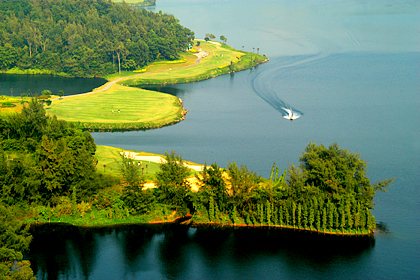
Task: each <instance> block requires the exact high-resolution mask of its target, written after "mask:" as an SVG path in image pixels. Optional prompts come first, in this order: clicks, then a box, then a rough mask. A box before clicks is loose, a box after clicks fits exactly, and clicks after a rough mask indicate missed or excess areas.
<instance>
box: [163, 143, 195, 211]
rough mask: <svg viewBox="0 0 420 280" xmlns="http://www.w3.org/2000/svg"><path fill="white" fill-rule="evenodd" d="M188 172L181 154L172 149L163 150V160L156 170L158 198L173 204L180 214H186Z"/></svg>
mask: <svg viewBox="0 0 420 280" xmlns="http://www.w3.org/2000/svg"><path fill="white" fill-rule="evenodd" d="M190 173H191V172H190V169H189V168H188V167H187V166H185V164H184V161H183V159H182V156H180V155H178V154H176V153H175V151H174V150H172V151H171V153H168V152H165V162H164V163H161V164H160V165H159V171H157V172H156V184H157V186H158V189H157V195H158V200H160V201H162V202H163V203H166V204H172V205H175V206H176V208H177V210H178V211H179V212H180V213H181V214H187V213H186V211H187V202H186V200H185V198H186V194H187V191H188V189H189V183H188V181H187V178H188V176H190Z"/></svg>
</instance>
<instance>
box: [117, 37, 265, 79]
mask: <svg viewBox="0 0 420 280" xmlns="http://www.w3.org/2000/svg"><path fill="white" fill-rule="evenodd" d="M197 42H198V41H196V42H195V44H194V48H195V49H197V50H200V49H202V50H205V51H207V52H209V53H210V54H209V55H208V56H207V57H205V58H203V59H201V61H200V64H198V65H196V66H193V67H188V68H182V69H176V68H178V67H176V66H175V65H174V66H173V67H171V66H168V65H167V66H166V70H169V69H171V70H169V71H165V72H159V73H148V72H149V71H148V72H146V73H145V74H144V75H141V76H138V77H135V78H132V79H128V80H124V81H123V82H121V83H122V84H126V85H139V84H160V83H185V82H190V81H195V80H199V79H202V78H208V77H211V76H217V75H218V74H223V73H219V72H221V71H220V67H223V66H225V67H228V66H229V65H230V63H231V62H234V63H237V62H238V61H239V60H242V57H243V56H244V55H245V52H241V51H236V50H233V49H231V48H228V47H226V46H225V45H224V44H221V43H217V42H213V43H212V42H205V41H200V46H196V43H197ZM250 55H251V54H249V53H248V55H247V56H250ZM254 56H255V57H257V55H256V54H255V55H254ZM238 57H239V58H240V59H239V60H238ZM258 58H259V59H260V60H263V59H265V58H264V57H263V56H258ZM179 67H181V66H179ZM168 68H169V69H168ZM203 75H204V76H206V75H208V77H207V76H206V77H204V76H203ZM197 77H198V79H197Z"/></svg>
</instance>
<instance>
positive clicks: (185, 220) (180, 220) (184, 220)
mask: <svg viewBox="0 0 420 280" xmlns="http://www.w3.org/2000/svg"><path fill="white" fill-rule="evenodd" d="M192 216H193V215H191V214H188V215H186V216H181V217H177V218H174V219H172V220H167V221H150V222H148V223H139V222H133V223H114V224H103V225H77V224H73V223H69V222H41V223H29V224H28V225H29V226H30V227H32V226H35V227H36V226H44V225H65V226H73V227H80V228H109V227H118V226H133V225H143V226H147V225H165V224H180V225H185V226H189V227H192V228H199V227H209V226H213V227H221V228H222V227H226V228H265V229H286V230H293V231H301V232H309V233H314V234H319V235H331V236H346V237H350V236H374V235H375V230H373V231H370V232H367V233H348V232H330V231H323V230H321V231H319V230H316V229H307V228H296V227H292V226H284V225H247V224H222V223H216V222H209V223H197V222H194V221H191V219H192Z"/></svg>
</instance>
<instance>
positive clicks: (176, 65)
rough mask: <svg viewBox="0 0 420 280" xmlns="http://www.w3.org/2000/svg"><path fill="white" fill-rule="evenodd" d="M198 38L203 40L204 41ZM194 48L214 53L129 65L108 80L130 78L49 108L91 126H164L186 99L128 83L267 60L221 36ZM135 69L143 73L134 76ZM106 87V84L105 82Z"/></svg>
mask: <svg viewBox="0 0 420 280" xmlns="http://www.w3.org/2000/svg"><path fill="white" fill-rule="evenodd" d="M197 42H200V45H199V46H197ZM194 48H195V49H196V50H198V51H200V50H205V51H207V52H208V53H209V55H208V56H206V57H204V58H202V59H201V61H200V63H199V64H198V65H194V63H195V60H196V59H197V57H196V56H195V55H193V54H191V53H183V54H182V55H181V57H180V59H179V60H178V61H175V62H170V61H159V62H155V63H153V64H151V65H148V66H147V67H146V68H145V69H146V72H144V73H135V72H127V71H126V72H123V73H121V74H114V75H110V76H108V77H107V78H108V80H115V79H118V78H122V77H124V78H125V79H124V80H121V81H119V82H118V84H114V85H112V86H111V87H110V88H109V89H107V90H106V91H100V92H99V91H98V90H99V89H100V88H99V89H96V90H95V91H96V92H94V93H91V94H86V95H76V96H70V97H66V98H63V99H60V100H59V99H56V100H54V101H53V102H52V104H51V106H50V107H49V108H47V113H48V114H49V115H50V116H53V115H56V116H57V117H58V118H59V119H64V120H66V121H70V122H74V123H76V125H77V127H80V128H84V129H88V130H90V131H124V130H141V129H150V128H159V127H162V126H165V125H170V124H174V123H176V122H178V121H180V120H182V119H183V116H184V115H185V113H186V111H185V110H184V108H183V107H182V105H181V104H180V100H179V99H178V98H177V97H175V96H172V95H168V94H164V93H160V92H154V91H147V90H143V89H139V88H135V87H127V85H131V86H133V85H134V86H138V85H141V84H167V83H173V84H174V83H186V82H193V81H199V80H203V79H207V78H210V77H215V76H218V75H221V74H226V73H229V71H230V67H229V66H230V65H231V62H232V63H234V70H235V71H240V70H243V69H246V68H249V67H252V66H253V65H256V64H258V63H261V62H263V61H266V60H267V59H266V58H265V57H264V56H261V55H257V54H252V53H246V52H242V51H237V50H234V49H232V48H231V47H229V46H228V45H225V44H221V43H217V42H205V41H197V40H196V41H195V43H194ZM188 66H191V67H188ZM158 71H160V72H158ZM133 75H137V76H136V77H131V78H130V77H129V76H133ZM104 87H105V85H104V86H102V87H101V88H104ZM17 109H18V108H15V110H17ZM11 110H12V109H8V111H11ZM118 110H120V112H118Z"/></svg>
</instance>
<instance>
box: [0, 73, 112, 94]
mask: <svg viewBox="0 0 420 280" xmlns="http://www.w3.org/2000/svg"><path fill="white" fill-rule="evenodd" d="M105 82H106V80H105V79H102V78H64V77H54V76H49V75H10V74H0V95H7V96H21V94H22V93H24V94H29V96H33V95H34V94H38V95H40V94H41V92H42V91H43V90H50V91H51V93H52V94H55V95H58V91H60V90H62V91H64V95H73V94H80V93H85V92H89V91H91V90H93V89H94V88H97V87H99V86H101V85H103V84H104V83H105Z"/></svg>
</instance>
